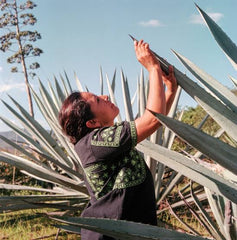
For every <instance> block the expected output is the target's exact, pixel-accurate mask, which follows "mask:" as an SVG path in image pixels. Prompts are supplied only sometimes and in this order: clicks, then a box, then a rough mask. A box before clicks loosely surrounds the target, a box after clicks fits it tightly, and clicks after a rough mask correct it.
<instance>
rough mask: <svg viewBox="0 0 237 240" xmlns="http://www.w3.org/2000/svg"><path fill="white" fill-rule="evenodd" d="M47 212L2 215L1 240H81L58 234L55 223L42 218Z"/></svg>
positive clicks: (62, 232) (0, 216)
mask: <svg viewBox="0 0 237 240" xmlns="http://www.w3.org/2000/svg"><path fill="white" fill-rule="evenodd" d="M44 212H46V211H45V210H25V211H18V212H13V213H5V214H0V229H1V230H0V239H1V240H3V239H4V240H5V239H9V240H39V239H48V240H55V239H56V238H55V237H56V236H57V234H58V238H57V239H58V240H66V239H67V240H79V239H80V236H79V235H76V234H69V233H66V232H64V231H60V232H59V233H58V229H57V228H55V227H54V226H53V222H52V221H51V220H49V219H48V218H47V217H44V216H42V214H43V213H44Z"/></svg>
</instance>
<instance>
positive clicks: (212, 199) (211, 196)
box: [204, 188, 225, 236]
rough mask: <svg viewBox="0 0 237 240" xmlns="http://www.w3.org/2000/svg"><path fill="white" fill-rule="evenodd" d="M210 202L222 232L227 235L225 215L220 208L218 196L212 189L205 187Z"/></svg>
mask: <svg viewBox="0 0 237 240" xmlns="http://www.w3.org/2000/svg"><path fill="white" fill-rule="evenodd" d="M204 190H205V193H206V196H207V199H208V203H209V205H210V207H211V210H212V213H213V215H214V217H215V221H216V222H217V224H218V226H219V227H220V231H221V233H222V234H223V235H224V236H225V229H224V218H223V215H222V213H221V211H220V209H219V206H218V204H217V200H216V196H215V195H214V194H212V192H211V191H210V189H208V188H204Z"/></svg>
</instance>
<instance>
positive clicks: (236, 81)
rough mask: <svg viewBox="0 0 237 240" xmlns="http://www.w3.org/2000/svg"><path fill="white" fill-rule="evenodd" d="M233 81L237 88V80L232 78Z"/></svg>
mask: <svg viewBox="0 0 237 240" xmlns="http://www.w3.org/2000/svg"><path fill="white" fill-rule="evenodd" d="M230 79H231V81H232V82H233V83H234V85H235V86H236V87H237V80H236V79H235V78H233V77H231V76H230Z"/></svg>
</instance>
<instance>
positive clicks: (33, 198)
mask: <svg viewBox="0 0 237 240" xmlns="http://www.w3.org/2000/svg"><path fill="white" fill-rule="evenodd" d="M79 200H80V201H81V202H83V203H84V202H86V201H88V198H85V197H83V196H82V195H79V194H78V195H76V194H70V195H26V196H3V197H0V202H1V204H2V205H7V204H19V203H25V202H27V203H37V202H41V201H43V202H45V201H68V202H69V201H73V202H75V201H76V202H78V201H79Z"/></svg>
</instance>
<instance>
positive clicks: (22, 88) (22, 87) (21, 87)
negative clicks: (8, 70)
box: [0, 83, 25, 93]
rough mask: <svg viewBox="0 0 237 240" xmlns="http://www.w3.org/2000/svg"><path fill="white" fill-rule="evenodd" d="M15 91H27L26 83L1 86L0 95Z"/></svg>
mask: <svg viewBox="0 0 237 240" xmlns="http://www.w3.org/2000/svg"><path fill="white" fill-rule="evenodd" d="M13 89H14V90H15V89H17V90H18V91H25V83H10V84H1V85H0V93H2V92H8V91H10V90H13Z"/></svg>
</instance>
